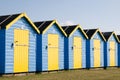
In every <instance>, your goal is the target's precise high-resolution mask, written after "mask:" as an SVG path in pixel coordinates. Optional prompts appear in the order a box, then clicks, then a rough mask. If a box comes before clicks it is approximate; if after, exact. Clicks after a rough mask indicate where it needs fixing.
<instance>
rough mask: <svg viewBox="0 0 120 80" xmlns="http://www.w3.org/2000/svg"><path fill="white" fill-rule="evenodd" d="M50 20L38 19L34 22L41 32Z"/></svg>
mask: <svg viewBox="0 0 120 80" xmlns="http://www.w3.org/2000/svg"><path fill="white" fill-rule="evenodd" d="M52 22H53V20H50V21H40V22H34V24H35V25H36V26H37V27H38V29H39V30H40V32H41V33H42V32H43V31H44V30H45V29H46V28H47V27H48V26H49V25H50V24H51V23H52Z"/></svg>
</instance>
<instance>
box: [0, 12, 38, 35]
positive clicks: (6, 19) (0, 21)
mask: <svg viewBox="0 0 120 80" xmlns="http://www.w3.org/2000/svg"><path fill="white" fill-rule="evenodd" d="M22 17H24V18H25V19H26V20H27V21H28V22H29V23H30V25H31V26H32V27H33V28H34V29H35V30H36V31H37V32H38V33H40V32H39V30H38V28H37V27H36V26H35V25H34V24H33V22H32V21H31V20H30V19H29V17H27V15H26V14H25V13H19V14H11V15H3V16H0V27H1V29H2V28H3V29H8V28H9V27H11V25H12V24H14V23H15V22H16V21H17V20H19V19H20V18H22Z"/></svg>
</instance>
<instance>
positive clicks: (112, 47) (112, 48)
mask: <svg viewBox="0 0 120 80" xmlns="http://www.w3.org/2000/svg"><path fill="white" fill-rule="evenodd" d="M110 66H115V42H114V41H110Z"/></svg>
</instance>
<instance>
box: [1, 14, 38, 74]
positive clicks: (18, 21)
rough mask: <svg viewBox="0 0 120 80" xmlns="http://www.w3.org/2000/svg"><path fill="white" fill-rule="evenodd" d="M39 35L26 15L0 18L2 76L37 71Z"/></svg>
mask: <svg viewBox="0 0 120 80" xmlns="http://www.w3.org/2000/svg"><path fill="white" fill-rule="evenodd" d="M38 33H40V31H39V30H38V29H37V27H36V26H35V25H34V24H33V23H32V21H31V20H30V19H29V18H28V17H27V15H26V14H25V13H20V14H11V15H4V16H0V74H7V73H21V72H35V71H36V35H37V34H38Z"/></svg>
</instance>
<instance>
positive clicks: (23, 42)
mask: <svg viewBox="0 0 120 80" xmlns="http://www.w3.org/2000/svg"><path fill="white" fill-rule="evenodd" d="M28 46H29V31H27V30H21V29H15V30H14V72H15V73H16V72H27V71H28V48H29V47H28Z"/></svg>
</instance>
